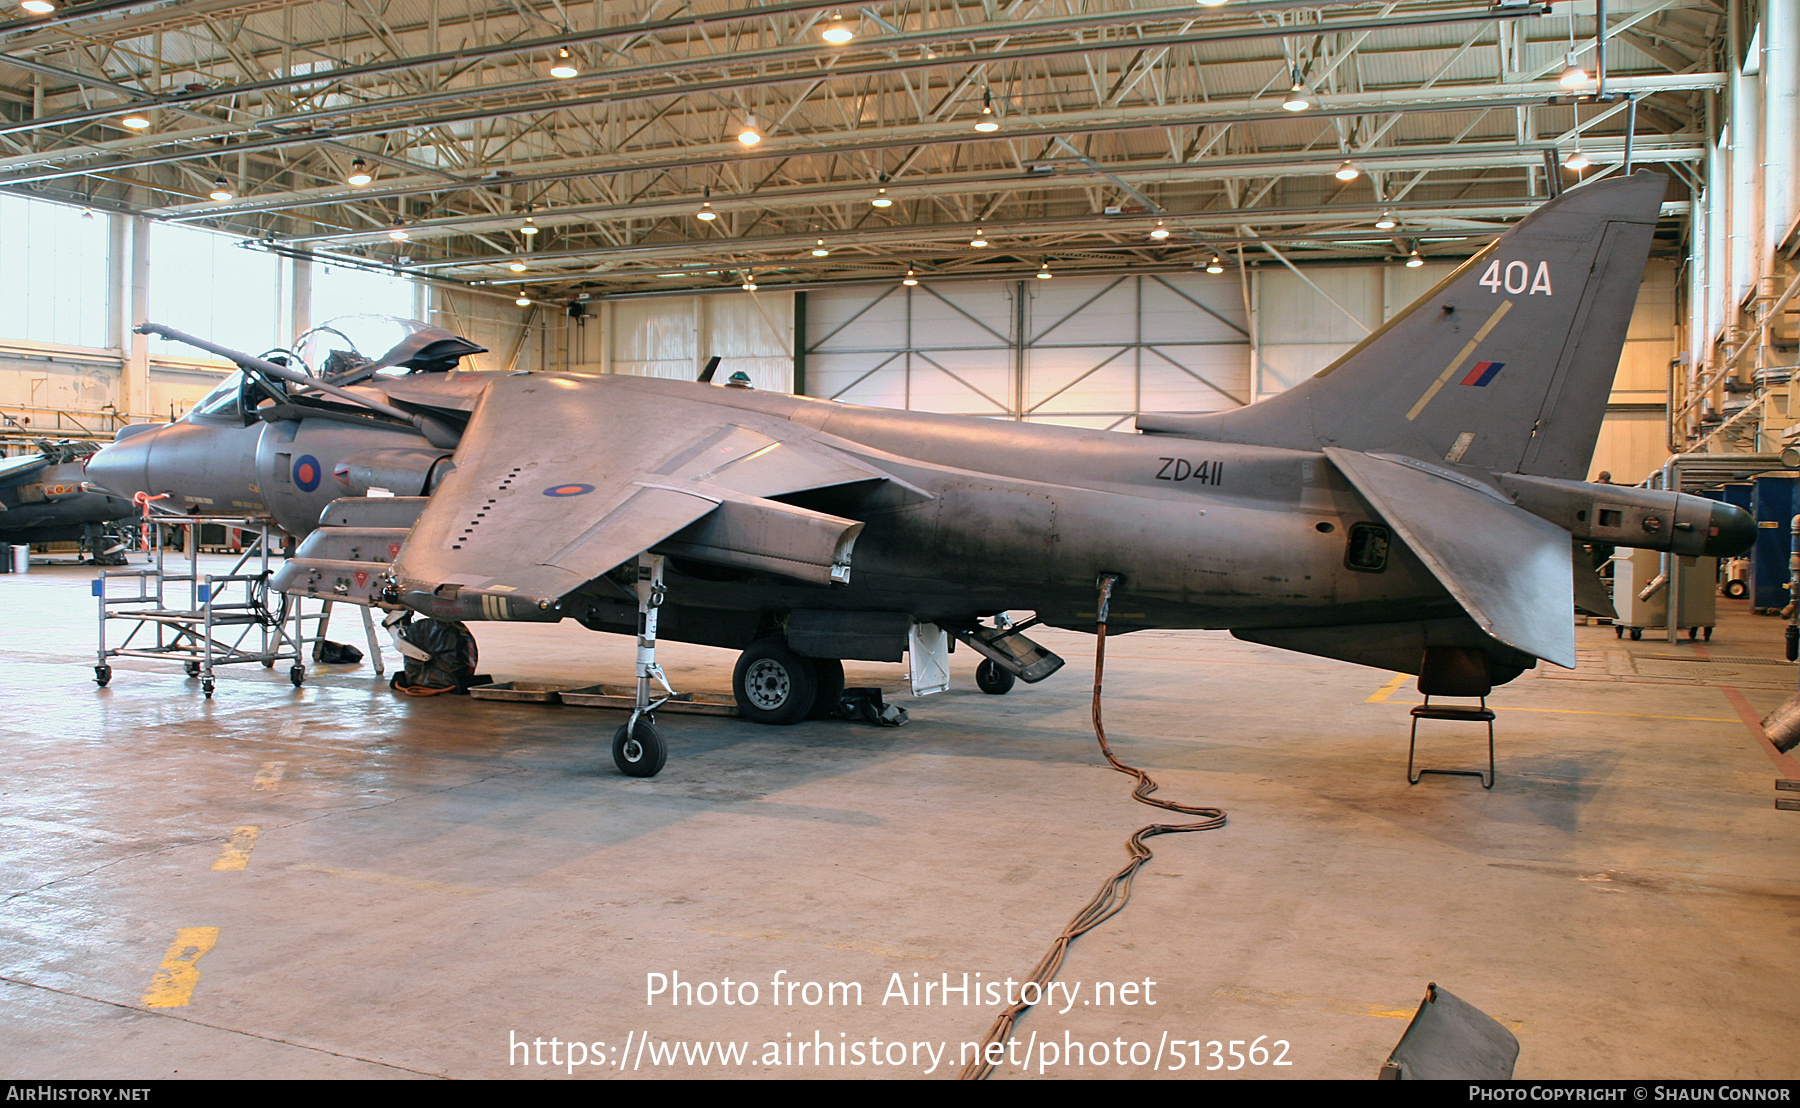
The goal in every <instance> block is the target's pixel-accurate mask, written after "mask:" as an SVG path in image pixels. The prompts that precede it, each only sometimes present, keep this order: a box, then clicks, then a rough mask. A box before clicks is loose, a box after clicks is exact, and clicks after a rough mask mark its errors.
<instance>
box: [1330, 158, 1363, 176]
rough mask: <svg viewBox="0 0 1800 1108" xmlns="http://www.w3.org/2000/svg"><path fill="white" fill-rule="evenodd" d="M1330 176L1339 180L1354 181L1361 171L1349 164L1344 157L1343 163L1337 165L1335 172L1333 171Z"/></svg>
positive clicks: (1360, 174)
mask: <svg viewBox="0 0 1800 1108" xmlns="http://www.w3.org/2000/svg"><path fill="white" fill-rule="evenodd" d="M1332 176H1333V177H1336V178H1337V179H1338V180H1340V181H1354V180H1356V179H1357V178H1358V177H1361V176H1362V171H1361V170H1359V169H1357V168H1356V167H1355V166H1353V165H1351V164H1350V162H1349V160H1348V159H1346V160H1345V161H1344V164H1343V165H1340V166H1338V167H1337V172H1336V173H1333V174H1332Z"/></svg>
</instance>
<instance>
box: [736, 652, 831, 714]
mask: <svg viewBox="0 0 1800 1108" xmlns="http://www.w3.org/2000/svg"><path fill="white" fill-rule="evenodd" d="M731 692H732V695H733V696H735V697H737V703H738V711H740V712H742V713H743V714H744V718H745V719H747V720H750V721H751V722H753V723H773V724H787V723H799V722H800V721H801V720H803V719H805V718H806V716H807V713H809V712H811V711H812V706H813V703H814V702H815V701H816V700H817V699H818V692H819V675H818V671H817V670H815V669H814V668H813V663H812V660H811V659H808V658H802V657H801V656H800V655H798V654H796V653H794V652H793V651H792V650H789V649H788V645H787V643H785V642H783V641H782V640H780V639H774V638H770V639H761V640H759V641H757V642H753V643H751V644H750V647H749V649H747V650H745V651H744V653H743V654H741V655H739V657H738V662H737V668H736V669H734V670H733V671H732V673H731Z"/></svg>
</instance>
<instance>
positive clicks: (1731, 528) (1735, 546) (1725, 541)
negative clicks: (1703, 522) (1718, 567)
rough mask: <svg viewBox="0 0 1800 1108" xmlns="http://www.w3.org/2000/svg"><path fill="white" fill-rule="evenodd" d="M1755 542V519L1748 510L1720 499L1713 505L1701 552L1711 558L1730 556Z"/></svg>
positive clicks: (1741, 551) (1744, 549)
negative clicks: (1704, 543)
mask: <svg viewBox="0 0 1800 1108" xmlns="http://www.w3.org/2000/svg"><path fill="white" fill-rule="evenodd" d="M1755 542H1756V520H1755V519H1753V518H1751V516H1750V513H1749V512H1746V511H1744V509H1742V508H1740V507H1738V506H1737V505H1736V504H1727V503H1725V502H1724V501H1722V500H1721V501H1719V502H1718V503H1715V504H1714V505H1713V509H1712V519H1711V520H1710V521H1709V522H1708V525H1707V529H1706V545H1705V547H1703V548H1702V549H1701V553H1702V554H1705V555H1706V556H1708V557H1711V558H1730V557H1734V556H1735V555H1738V554H1742V553H1743V552H1744V551H1746V550H1748V549H1750V547H1751V545H1752V544H1753V543H1755Z"/></svg>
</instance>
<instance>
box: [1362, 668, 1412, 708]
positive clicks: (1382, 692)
mask: <svg viewBox="0 0 1800 1108" xmlns="http://www.w3.org/2000/svg"><path fill="white" fill-rule="evenodd" d="M1404 684H1406V674H1404V673H1396V674H1394V679H1393V680H1391V681H1389V682H1388V683H1387V684H1385V685H1383V686H1381V687H1380V688H1379V689H1376V690H1375V692H1374V693H1373V694H1372V695H1371V696H1370V697H1369V699H1367V700H1365V701H1363V703H1364V704H1380V703H1381V702H1382V701H1384V700H1386V699H1387V698H1388V697H1390V696H1393V695H1394V694H1395V693H1397V692H1399V691H1400V686H1401V685H1404Z"/></svg>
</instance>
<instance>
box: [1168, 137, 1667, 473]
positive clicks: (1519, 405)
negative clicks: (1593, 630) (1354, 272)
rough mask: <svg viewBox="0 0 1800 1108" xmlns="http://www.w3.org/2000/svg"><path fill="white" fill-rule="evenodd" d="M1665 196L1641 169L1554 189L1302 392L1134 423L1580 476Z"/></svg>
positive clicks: (1225, 437) (1654, 177)
mask: <svg viewBox="0 0 1800 1108" xmlns="http://www.w3.org/2000/svg"><path fill="white" fill-rule="evenodd" d="M1666 186H1667V178H1665V177H1663V176H1662V175H1660V174H1655V173H1649V172H1640V173H1636V174H1633V175H1632V176H1630V177H1624V178H1620V179H1618V180H1611V181H1599V182H1596V183H1594V184H1592V185H1589V186H1587V187H1585V188H1581V189H1577V190H1575V191H1573V192H1569V193H1565V194H1564V195H1562V196H1561V197H1558V198H1557V199H1555V200H1551V201H1549V202H1548V203H1546V204H1544V205H1543V206H1542V207H1541V208H1539V209H1538V210H1537V211H1535V212H1533V213H1532V214H1531V215H1529V216H1527V217H1526V218H1525V219H1523V220H1521V221H1520V222H1519V223H1518V225H1517V226H1515V227H1513V228H1512V229H1511V230H1509V231H1507V232H1506V233H1505V234H1503V235H1501V236H1500V237H1499V238H1498V239H1496V240H1495V241H1494V242H1493V243H1491V244H1490V245H1489V246H1488V247H1487V248H1485V249H1483V250H1482V251H1481V252H1480V253H1479V254H1477V255H1475V257H1473V258H1471V259H1470V260H1469V261H1468V262H1466V263H1464V264H1463V265H1462V266H1459V267H1458V268H1457V269H1456V271H1455V272H1453V273H1452V274H1450V276H1448V277H1446V278H1445V279H1444V280H1443V281H1442V282H1440V283H1439V284H1438V285H1437V287H1436V288H1434V289H1432V290H1431V291H1430V292H1429V293H1427V294H1426V295H1425V296H1423V297H1421V298H1420V299H1419V300H1417V301H1415V302H1414V303H1413V304H1412V305H1411V306H1410V307H1408V308H1407V309H1406V310H1405V311H1404V312H1402V313H1401V314H1399V315H1397V316H1395V317H1394V318H1393V319H1391V320H1389V321H1388V322H1387V323H1386V324H1385V325H1384V326H1382V327H1381V328H1380V329H1379V330H1377V331H1376V332H1375V333H1374V334H1372V335H1370V336H1369V337H1368V338H1367V339H1364V340H1363V341H1362V342H1361V343H1359V344H1358V345H1357V346H1356V347H1355V348H1354V349H1352V350H1351V351H1350V352H1349V353H1347V354H1345V355H1344V356H1343V357H1342V358H1340V359H1338V360H1337V361H1336V362H1335V363H1333V364H1332V365H1331V366H1329V367H1328V368H1326V369H1324V370H1322V371H1321V372H1320V373H1318V374H1317V375H1316V376H1314V377H1313V378H1311V379H1310V380H1307V381H1305V382H1302V383H1301V384H1299V385H1297V386H1295V387H1294V388H1292V389H1289V390H1288V391H1287V392H1285V393H1282V394H1281V395H1279V396H1275V397H1271V398H1270V399H1268V400H1265V401H1263V402H1261V403H1259V404H1254V405H1251V406H1250V407H1248V408H1242V409H1239V410H1237V411H1233V412H1225V413H1221V414H1218V415H1209V416H1154V415H1145V416H1142V417H1140V418H1139V420H1138V426H1139V428H1140V429H1142V430H1145V431H1148V432H1152V433H1164V434H1178V435H1185V436H1191V437H1195V438H1205V439H1216V440H1220V441H1224V442H1242V443H1252V444H1257V445H1266V446H1286V447H1295V448H1299V449H1313V450H1316V449H1320V448H1322V447H1326V446H1335V447H1342V448H1345V449H1349V450H1357V451H1366V452H1370V451H1372V452H1388V453H1398V454H1407V455H1410V456H1412V457H1415V458H1420V459H1427V460H1432V461H1448V462H1452V463H1460V464H1464V465H1474V466H1480V467H1483V468H1486V469H1491V470H1495V471H1498V472H1507V473H1532V474H1539V475H1542V476H1547V477H1573V478H1581V477H1585V476H1586V470H1587V466H1588V462H1589V460H1590V459H1591V457H1592V456H1593V450H1594V442H1595V439H1596V438H1597V437H1598V436H1599V433H1600V421H1601V418H1602V417H1603V416H1604V415H1605V412H1606V398H1607V395H1608V393H1610V392H1611V390H1612V379H1613V373H1614V371H1615V370H1616V369H1617V367H1618V363H1619V353H1620V350H1621V349H1622V348H1623V346H1624V343H1625V330H1626V327H1627V325H1628V324H1629V323H1630V321H1631V313H1632V309H1633V307H1634V306H1635V305H1636V303H1637V294H1638V287H1639V285H1640V284H1641V283H1642V281H1643V275H1644V263H1645V261H1646V259H1647V258H1648V257H1649V253H1650V239H1651V235H1652V233H1653V232H1654V231H1655V229H1656V220H1657V216H1658V213H1659V211H1660V208H1661V205H1662V198H1663V193H1664V190H1665V188H1666Z"/></svg>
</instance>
